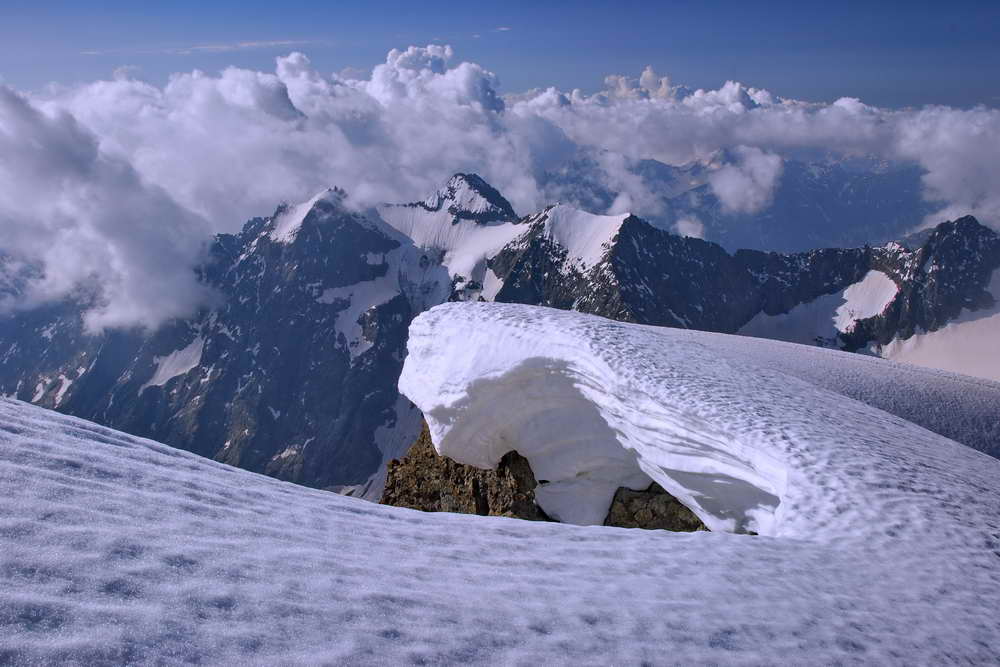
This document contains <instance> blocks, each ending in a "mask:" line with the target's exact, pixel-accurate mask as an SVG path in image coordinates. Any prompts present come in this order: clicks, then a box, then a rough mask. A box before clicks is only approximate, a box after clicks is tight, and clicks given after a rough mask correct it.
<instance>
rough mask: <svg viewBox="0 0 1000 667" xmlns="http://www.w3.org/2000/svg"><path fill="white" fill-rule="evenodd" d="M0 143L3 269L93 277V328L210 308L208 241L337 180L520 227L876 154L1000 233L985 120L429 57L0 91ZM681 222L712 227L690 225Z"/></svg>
mask: <svg viewBox="0 0 1000 667" xmlns="http://www.w3.org/2000/svg"><path fill="white" fill-rule="evenodd" d="M0 141H2V142H3V145H2V150H0V215H2V218H0V225H2V227H3V231H4V235H3V241H2V242H0V252H2V253H3V254H4V255H5V256H7V257H8V260H7V264H6V265H5V267H6V268H4V271H5V272H7V273H8V274H9V273H10V272H11V271H14V269H12V268H11V267H14V266H15V264H13V263H12V262H13V261H14V260H13V259H10V257H14V256H16V257H17V258H18V259H17V261H18V262H23V263H24V266H31V267H42V269H41V273H39V274H37V275H36V274H33V273H31V271H28V272H27V273H25V272H24V271H21V270H17V271H16V273H17V275H19V276H22V280H23V281H26V282H25V284H26V286H27V287H30V289H27V291H25V290H20V291H22V292H24V293H25V294H28V293H29V292H30V298H28V297H27V296H25V297H24V298H23V299H22V302H23V303H29V302H30V303H38V302H40V301H42V300H44V299H45V298H55V297H58V296H59V295H64V294H66V293H68V291H69V290H71V289H72V287H71V286H72V285H73V284H76V283H79V282H81V281H86V280H90V281H92V282H93V281H95V280H96V281H97V282H98V283H99V284H101V285H103V287H102V293H103V299H104V300H103V302H102V303H103V305H102V306H101V307H99V308H96V309H95V310H94V311H93V313H92V315H91V322H92V324H93V326H95V327H96V326H101V325H111V324H116V325H117V324H127V323H141V324H147V325H151V326H152V325H155V323H157V322H159V321H162V320H163V318H166V317H171V316H174V315H177V314H179V313H182V312H183V311H184V310H185V308H187V309H190V308H192V307H194V306H195V305H196V303H197V301H198V299H199V298H202V297H203V296H204V294H203V293H202V292H200V291H199V290H198V289H197V286H196V285H194V284H193V283H192V277H191V275H192V274H191V270H190V268H191V266H193V265H194V264H195V263H196V261H197V260H196V257H197V255H198V252H200V249H201V248H203V246H204V243H205V241H206V240H207V239H208V238H210V234H211V233H212V232H218V231H233V230H235V229H238V227H239V225H240V224H242V222H243V221H245V220H246V219H247V218H249V217H252V216H255V215H266V214H268V213H270V212H271V211H273V210H274V208H275V206H276V204H277V203H279V202H281V201H292V202H294V201H303V200H305V199H307V198H308V197H310V196H311V195H313V194H314V193H315V192H317V191H319V190H321V189H323V188H326V187H328V186H331V185H338V186H341V187H343V188H345V189H347V190H348V191H349V192H350V193H351V199H352V201H354V202H356V203H357V204H358V205H359V206H364V205H368V204H373V203H378V202H382V201H413V200H418V199H423V198H424V197H425V196H426V195H427V194H428V193H429V192H433V191H434V190H435V189H436V188H437V187H439V185H440V184H441V183H442V182H444V181H445V180H446V179H447V178H448V176H449V175H450V174H452V173H454V172H456V171H473V172H477V173H479V174H481V175H482V176H483V177H484V178H486V179H487V180H488V181H490V182H491V183H492V184H493V185H494V186H496V187H497V188H498V189H500V190H501V192H503V193H504V194H505V195H506V196H507V197H508V198H509V199H510V200H511V202H512V203H513V204H514V206H515V208H516V209H517V210H518V211H521V212H524V213H527V212H531V211H533V210H537V209H538V208H540V207H541V206H542V205H544V204H546V203H549V201H550V200H551V199H553V198H560V199H565V198H566V197H567V196H569V198H570V200H571V201H577V202H580V203H587V205H595V206H598V207H599V208H602V209H603V210H604V211H605V212H608V211H610V212H623V211H625V210H629V211H631V212H634V213H636V214H639V215H645V216H661V215H667V214H669V211H664V210H663V207H664V194H665V193H667V194H669V193H668V192H667V190H669V188H671V187H674V185H672V184H670V183H666V182H662V181H661V182H658V183H653V184H651V182H650V181H649V180H648V179H645V178H640V177H638V176H637V174H638V173H640V172H642V170H643V169H645V167H644V165H647V163H649V161H657V162H658V163H664V164H667V165H690V164H698V165H701V168H700V169H701V171H699V172H698V173H699V174H701V175H700V176H699V178H701V179H702V180H701V182H707V183H709V185H710V187H711V189H712V191H713V192H714V193H715V194H716V195H717V196H718V197H719V199H720V200H721V202H722V204H723V206H724V207H726V208H727V210H730V211H733V212H737V211H740V212H753V211H762V210H766V207H767V206H768V204H769V201H770V197H771V195H772V193H773V191H774V188H775V186H776V184H778V183H780V177H781V170H782V163H783V160H785V159H789V158H791V157H795V156H796V155H800V154H805V153H810V154H823V155H831V156H833V157H838V156H859V155H863V156H875V157H878V158H881V159H885V160H892V161H902V162H906V163H910V164H917V165H919V166H920V167H922V168H923V169H924V171H925V177H924V185H925V194H926V196H927V198H928V199H929V200H931V201H935V202H938V201H939V202H942V204H941V206H942V209H941V210H940V211H939V212H938V213H936V214H935V216H934V217H935V218H937V219H940V218H943V217H945V216H948V217H954V216H956V215H960V214H965V213H972V214H975V215H977V216H978V217H980V219H982V220H983V221H984V222H986V223H988V224H993V225H995V226H1000V166H998V164H997V161H996V154H997V147H998V146H1000V111H997V110H995V109H988V108H984V107H981V108H975V109H971V110H959V109H952V108H946V107H927V108H923V109H910V110H886V109H879V108H875V107H871V106H868V105H865V104H864V103H863V102H861V101H860V100H856V99H852V98H844V99H840V100H837V101H836V102H834V103H831V104H814V103H806V102H802V101H796V100H789V99H783V98H781V97H779V96H777V95H775V94H773V93H771V92H769V91H766V90H762V89H757V88H753V87H749V86H746V85H743V84H741V83H739V82H734V81H730V82H726V83H725V84H723V85H722V86H720V87H719V88H718V89H715V90H695V91H691V90H689V89H686V88H684V87H683V86H680V85H676V84H675V83H673V82H672V81H671V80H670V79H669V77H666V76H662V75H660V74H658V73H656V72H655V71H653V70H652V69H651V68H647V69H646V70H644V71H643V72H642V73H641V74H640V76H639V77H637V78H629V77H624V76H612V77H608V79H607V81H606V89H605V90H602V91H599V92H598V93H595V94H589V95H588V94H584V93H582V92H581V91H579V90H574V91H562V90H558V89H556V88H546V89H539V90H533V91H528V92H526V93H521V94H517V95H507V96H502V95H501V94H500V81H499V79H498V77H497V76H496V75H495V74H494V73H492V72H490V71H488V70H486V69H485V68H483V67H481V66H479V65H477V64H475V63H470V62H462V61H459V60H457V59H456V55H455V53H454V51H453V50H452V48H451V47H450V46H446V45H437V44H434V45H429V46H426V47H409V48H407V49H400V50H395V49H394V50H393V51H391V52H390V53H389V54H388V55H387V57H386V59H385V61H384V62H382V63H380V64H377V65H375V66H374V67H373V68H372V69H371V70H355V69H350V70H342V71H341V72H340V73H338V74H333V73H325V72H321V71H319V70H318V69H317V68H315V67H314V66H313V64H312V63H311V62H310V61H309V59H308V58H307V57H306V56H305V55H303V54H300V53H292V54H290V55H288V56H284V57H281V58H278V60H277V66H276V67H275V69H274V71H273V72H258V71H252V70H247V69H240V68H235V67H231V68H227V69H225V70H223V71H221V72H218V73H205V72H201V71H198V70H195V71H192V72H187V73H178V74H175V75H173V76H171V77H170V78H169V80H168V82H167V83H166V84H165V85H163V86H156V85H152V84H150V83H148V82H144V81H141V80H139V79H137V78H135V72H134V71H133V70H130V69H122V70H119V71H117V72H116V74H115V76H114V77H113V78H111V79H110V80H107V81H95V82H92V83H87V84H82V85H74V86H50V87H49V88H48V89H46V90H44V91H43V92H41V93H37V94H35V95H32V96H30V97H26V96H23V95H19V94H17V93H15V92H14V91H11V90H9V89H5V90H4V94H3V103H2V104H0ZM651 164H654V165H655V163H651ZM31 165H35V166H33V167H32V166H31ZM692 173H693V172H692ZM654 180H655V179H654ZM675 185H676V184H675ZM680 185H684V184H683V183H682V184H680ZM914 222H915V223H916V222H919V221H914ZM675 225H676V229H677V230H678V231H680V232H681V233H687V234H689V235H698V234H701V233H703V229H701V228H700V223H699V222H698V221H696V220H693V219H692V220H686V221H685V222H684V223H683V225H682V224H681V223H680V221H675ZM61 239H66V240H61ZM50 246H51V247H50ZM84 248H94V250H93V251H92V252H91V251H89V250H83V249H84ZM144 248H156V251H157V252H155V253H150V252H149V251H148V250H147V251H146V252H145V253H144V252H143V249H144ZM164 248H165V249H166V250H165V251H164ZM148 255H153V256H150V257H147V256H148ZM18 266H20V265H18ZM24 276H28V278H24ZM148 285H159V286H160V289H155V290H154V289H152V288H149V287H147V286H148ZM181 295H182V296H181ZM5 298H7V302H5V303H7V307H11V297H10V295H9V294H8V296H7V297H5Z"/></svg>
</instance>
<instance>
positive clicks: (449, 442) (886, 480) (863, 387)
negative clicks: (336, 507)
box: [400, 304, 1000, 541]
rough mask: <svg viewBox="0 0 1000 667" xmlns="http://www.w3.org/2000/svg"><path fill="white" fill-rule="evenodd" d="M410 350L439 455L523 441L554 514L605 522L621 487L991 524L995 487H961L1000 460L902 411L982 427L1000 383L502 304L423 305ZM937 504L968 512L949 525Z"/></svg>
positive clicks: (782, 530) (812, 517) (769, 522)
mask: <svg viewBox="0 0 1000 667" xmlns="http://www.w3.org/2000/svg"><path fill="white" fill-rule="evenodd" d="M408 349H409V356H408V357H407V360H406V363H405V365H404V368H403V373H402V376H401V378H400V389H401V391H402V392H403V393H404V394H405V395H406V396H408V397H409V398H410V399H411V400H412V401H413V402H414V403H415V404H416V405H417V406H418V407H419V408H420V409H421V410H422V411H423V412H424V415H425V417H426V419H427V422H428V425H429V426H430V430H431V434H432V437H433V440H434V443H435V446H436V448H437V449H438V451H439V452H440V453H442V454H445V455H447V456H449V457H451V458H453V459H455V460H457V461H459V462H461V463H466V464H471V465H475V466H479V467H484V468H487V467H493V466H495V465H496V463H497V462H498V461H499V460H500V458H501V457H502V456H503V455H504V454H505V453H506V452H508V451H510V450H516V451H518V452H519V453H520V454H521V455H523V456H525V457H526V458H527V459H528V461H529V462H530V463H531V466H532V469H533V470H534V471H535V476H536V478H537V479H539V480H545V481H544V482H541V481H540V485H539V488H538V489H537V491H536V497H537V500H538V502H539V504H540V505H541V507H542V509H544V510H545V511H546V512H547V513H549V514H550V515H552V516H555V517H557V518H559V519H560V520H562V521H566V522H570V523H579V524H592V523H600V522H601V520H603V518H604V516H605V515H606V513H607V509H608V506H609V504H610V500H611V497H612V495H613V494H614V492H615V490H616V489H617V488H618V487H620V486H628V487H631V488H635V489H639V488H645V487H646V486H648V484H649V483H650V480H654V481H656V482H658V483H659V484H660V485H661V486H662V487H663V488H665V489H666V490H667V491H669V492H670V493H671V494H673V495H674V496H675V497H677V498H678V499H679V500H680V501H681V502H683V503H684V504H686V505H687V506H688V507H690V508H691V509H692V510H693V511H694V512H695V513H696V514H697V515H698V516H699V517H700V518H701V519H702V521H703V522H704V523H705V524H706V525H707V526H708V527H709V528H711V529H712V530H725V531H736V532H756V533H759V534H762V535H769V536H778V537H795V538H804V539H817V540H825V541H830V540H842V539H852V538H858V539H862V540H872V539H885V537H886V536H891V537H892V538H893V539H896V538H902V537H904V536H906V537H908V538H910V539H917V538H919V539H930V538H929V536H930V535H933V534H938V535H939V536H942V538H943V537H947V539H952V538H955V537H957V533H961V532H963V531H964V530H965V529H966V528H965V527H963V526H965V525H966V524H967V523H970V524H972V525H977V526H983V525H992V524H994V523H997V521H998V520H997V519H996V518H995V517H993V518H991V517H989V516H988V513H989V511H992V510H987V508H988V507H995V506H996V502H997V498H996V497H991V499H990V500H988V501H986V503H985V505H981V504H979V503H978V502H973V503H965V502H964V501H963V502H960V501H959V499H958V495H962V494H964V492H963V491H961V489H964V488H966V486H967V484H968V480H970V479H972V478H970V477H969V475H973V477H979V476H981V475H982V473H983V471H984V470H986V469H993V471H994V474H995V473H996V472H1000V470H997V467H998V465H1000V464H998V463H997V462H996V461H995V460H986V457H984V456H983V455H982V454H980V453H979V452H975V451H973V450H972V449H970V448H968V447H966V446H963V445H960V444H958V443H957V442H954V441H952V440H949V439H947V438H945V437H942V436H940V435H937V434H935V433H931V432H930V431H928V430H926V429H924V428H922V427H920V426H917V425H916V424H915V423H913V422H912V421H907V419H909V418H912V419H914V420H919V419H921V418H922V417H921V416H920V414H919V413H920V412H921V411H922V410H923V411H926V410H927V409H931V410H935V409H937V408H934V407H931V408H927V407H926V406H924V405H921V402H922V401H923V400H924V399H927V398H928V397H930V400H941V401H944V402H946V405H945V406H943V407H944V409H945V410H949V411H950V410H957V412H955V413H954V414H953V415H952V416H951V417H950V419H952V420H953V421H955V422H961V423H962V424H966V425H967V426H968V427H969V428H973V429H984V428H985V429H989V428H994V426H991V424H994V425H995V422H996V417H997V415H1000V385H997V384H996V383H992V382H989V381H986V380H975V379H972V378H966V377H963V376H957V375H952V374H948V373H944V372H939V371H938V372H935V371H928V370H926V369H918V368H914V367H908V366H905V365H899V364H893V363H891V362H887V361H884V360H879V359H874V358H865V357H860V356H857V355H848V354H845V353H841V352H836V351H832V350H824V349H820V348H813V347H807V346H798V345H794V344H789V343H781V342H777V341H765V340H757V339H751V338H746V337H739V336H729V335H723V334H712V333H705V332H696V331H684V330H677V329H665V328H655V327H648V326H639V325H631V324H624V323H620V322H614V321H610V320H606V319H603V318H599V317H593V316H586V315H580V314H575V313H568V312H564V311H556V310H551V309H545V308H537V307H526V306H517V305H501V304H446V305H443V306H439V307H437V308H434V309H432V310H431V311H429V312H427V313H425V314H423V315H421V316H420V317H418V318H417V319H416V320H414V322H413V324H412V325H411V327H410V338H409V343H408ZM928 386H929V387H931V388H930V389H929V390H928V389H927V387H928ZM873 387H874V388H877V389H879V390H880V391H874V392H873V391H871V390H872V388H873ZM866 403H867V404H866ZM960 404H965V405H966V407H965V408H964V409H963V408H960V407H955V406H958V405H960ZM939 407H941V406H939ZM963 410H964V411H963ZM944 419H946V420H947V419H949V417H948V416H947V415H945V416H944ZM970 424H971V426H970ZM951 428H953V429H957V430H959V431H960V427H959V426H958V425H952V426H951ZM956 494H958V495H956ZM949 503H951V504H952V505H953V506H954V509H955V511H956V512H958V515H957V516H963V517H964V519H962V521H957V520H956V518H957V517H953V519H945V515H948V514H949V513H950V512H951V511H952V509H950V508H948V507H947V505H948V504H949ZM959 508H960V511H959ZM980 511H982V512H985V513H984V514H982V515H981V516H980V515H979V513H980ZM974 517H975V518H974Z"/></svg>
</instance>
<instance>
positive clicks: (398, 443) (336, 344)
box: [0, 175, 1000, 498]
mask: <svg viewBox="0 0 1000 667" xmlns="http://www.w3.org/2000/svg"><path fill="white" fill-rule="evenodd" d="M442 192H443V193H444V194H441V193H439V194H438V196H437V199H435V202H436V203H434V205H433V206H432V205H430V204H428V203H427V202H423V203H420V204H413V205H408V206H392V207H383V208H381V209H379V210H378V211H368V212H364V213H362V212H359V211H355V210H352V209H351V208H350V205H349V200H346V199H345V194H344V193H343V192H341V191H336V190H332V191H329V192H326V193H320V194H319V195H317V197H315V198H313V199H312V200H310V201H309V202H305V203H303V204H299V205H296V206H282V207H280V208H279V209H278V210H277V211H276V212H275V214H274V215H272V216H270V217H267V218H255V219H252V220H250V221H249V222H247V224H246V225H245V226H244V228H243V230H242V231H241V232H240V233H239V234H234V235H229V234H224V235H220V236H219V237H217V238H216V240H215V243H214V245H213V247H212V252H211V261H210V262H209V263H208V264H206V266H204V267H203V268H202V270H201V275H202V279H203V280H204V281H205V282H206V283H207V284H209V285H211V286H212V287H214V288H215V289H216V290H217V292H218V293H219V294H220V295H221V296H222V297H223V301H222V303H221V305H218V306H217V307H214V308H211V309H206V310H204V311H202V312H200V313H198V314H197V315H196V316H194V317H192V318H190V319H187V320H183V321H174V322H172V323H170V324H168V325H166V326H164V327H162V328H161V329H159V330H158V331H155V332H142V331H119V330H113V331H107V332H105V333H103V334H100V335H96V336H92V335H87V334H86V333H85V332H84V329H83V319H82V316H83V313H84V312H85V310H86V308H87V306H88V301H87V295H86V294H80V295H77V296H76V297H74V298H73V299H67V300H66V301H64V302H61V303H57V304H50V305H47V306H45V307H42V308H38V309H35V310H31V311H23V312H18V313H15V314H12V315H9V316H6V317H5V319H4V320H3V322H2V326H0V393H3V394H6V395H12V396H16V397H17V398H20V399H23V400H28V401H31V402H34V403H36V404H39V405H43V406H46V407H51V408H55V409H58V410H60V411H63V412H66V413H69V414H73V415H76V416H81V417H84V418H87V419H91V420H94V421H98V422H100V423H103V424H107V425H109V426H112V427H114V428H118V429H121V430H124V431H127V432H130V433H134V434H136V435H141V436H146V437H151V438H154V439H157V440H160V441H163V442H166V443H168V444H171V445H173V446H176V447H180V448H183V449H187V450H190V451H194V452H197V453H199V454H202V455H205V456H209V457H212V458H215V459H217V460H220V461H225V462H227V463H231V464H233V465H237V466H240V467H244V468H247V469H250V470H255V471H259V472H264V473H266V474H269V475H273V476H275V477H279V478H281V479H285V480H289V481H294V482H298V483H303V484H308V485H311V486H317V487H322V488H330V489H335V490H340V491H345V492H352V493H358V494H367V495H368V497H373V498H377V497H378V494H379V493H380V491H381V487H382V481H383V479H384V474H385V463H386V462H387V461H389V460H391V459H393V458H398V457H399V456H401V455H402V454H403V452H405V451H406V448H407V447H408V446H409V445H410V444H411V443H412V442H413V441H414V439H415V438H416V437H417V435H418V433H419V423H420V415H419V414H418V411H416V410H415V409H413V408H412V406H410V405H409V403H408V401H406V400H405V399H404V398H402V397H400V395H399V393H398V391H397V389H396V378H397V377H398V375H399V372H400V368H401V365H402V361H403V356H404V355H405V349H406V348H405V345H406V337H407V327H408V325H409V322H410V321H411V320H412V318H413V317H414V316H415V315H416V314H417V313H419V312H421V311H423V310H425V309H427V308H430V307H432V306H434V305H436V304H438V303H442V302H444V301H447V300H449V299H469V300H479V299H485V300H497V301H508V302H521V303H527V304H536V305H546V306H552V307H557V308H564V309H574V310H579V311H582V312H588V313H594V314H598V315H603V316H607V317H611V318H615V319H620V320H626V321H630V322H638V323H643V324H655V325H662V326H675V327H685V328H698V329H706V330H710V331H720V332H727V333H734V332H737V331H739V330H740V329H741V327H744V326H745V325H746V324H747V323H748V322H749V321H750V320H752V319H753V318H755V317H758V316H760V315H761V314H763V315H767V316H772V315H778V314H782V313H787V312H790V311H792V310H794V309H795V308H796V307H797V306H799V305H801V304H806V303H810V302H813V301H815V300H816V299H818V298H820V297H823V296H824V295H830V294H835V293H838V292H840V291H843V290H844V289H845V288H847V287H849V286H851V285H853V284H856V283H858V282H859V281H861V280H862V279H863V278H864V277H865V276H866V275H867V274H868V273H869V272H871V271H879V272H882V273H884V274H885V275H887V276H888V277H889V278H891V280H892V282H893V283H894V284H895V285H896V286H897V287H898V293H897V294H896V296H895V298H894V299H893V300H892V302H891V303H890V304H889V305H888V306H887V307H886V308H885V310H884V311H882V312H879V313H877V314H874V315H872V316H869V317H865V318H861V319H859V320H857V321H852V323H851V326H850V327H846V328H845V331H842V332H838V333H836V334H835V335H834V337H833V340H832V342H831V343H830V344H834V345H836V346H839V347H844V348H846V349H866V348H868V347H871V346H872V345H878V344H884V343H886V342H888V341H890V340H892V339H894V338H900V337H906V336H907V335H909V334H910V333H912V332H915V331H926V330H933V329H934V328H935V327H938V326H940V325H941V324H942V323H946V322H948V321H949V320H950V319H951V318H954V317H955V316H956V314H958V313H960V312H965V311H968V310H972V309H976V308H982V307H985V306H988V305H989V304H992V303H993V299H994V298H995V295H991V294H990V293H989V292H988V291H987V290H986V285H987V283H988V280H989V277H990V275H991V274H992V272H993V271H994V270H995V269H996V268H997V267H998V266H1000V240H998V237H997V235H996V234H995V233H994V232H992V231H991V230H988V229H986V228H985V227H982V226H981V225H979V224H978V223H977V222H976V221H975V220H974V219H972V218H963V219H961V220H958V221H955V222H952V223H946V224H943V225H941V226H939V227H938V228H937V229H936V230H935V231H933V232H932V233H930V234H929V235H928V236H927V237H926V238H924V239H921V245H919V246H915V247H905V246H903V245H901V244H889V245H886V246H883V247H865V248H854V249H829V250H816V251H810V252H805V253H797V254H792V255H782V254H776V253H764V252H759V251H739V252H736V253H734V254H730V253H727V252H726V251H725V250H723V249H722V248H721V247H720V246H718V245H715V244H713V243H708V242H705V241H701V240H699V239H693V238H685V237H680V236H676V235H673V234H670V233H668V232H665V231H663V230H661V229H658V228H656V227H653V226H652V225H650V224H648V223H646V222H645V221H643V220H642V219H640V218H638V217H637V216H632V215H620V216H597V215H590V214H586V213H583V212H580V211H576V210H575V209H572V208H571V207H566V206H555V207H549V208H547V209H545V210H543V211H541V212H538V213H535V214H533V215H529V216H526V217H524V218H515V217H514V216H513V209H512V208H511V207H510V205H509V203H507V202H506V200H503V199H502V197H501V196H500V195H499V193H496V192H495V190H492V188H488V187H486V186H485V185H484V183H483V182H482V179H479V178H478V177H476V176H474V175H456V177H455V178H454V179H452V180H451V181H450V182H449V184H448V185H447V186H446V187H445V188H443V189H442ZM465 195H468V197H466V196H465ZM449 198H450V199H449ZM432 199H433V198H432ZM446 201H450V202H452V203H454V204H455V206H458V208H456V209H455V210H456V211H457V212H454V213H453V212H452V211H451V208H450V206H451V205H452V204H451V203H449V204H448V205H447V206H446V205H445V202H446ZM461 202H464V203H463V204H461V206H459V204H460V203H461ZM438 203H440V204H441V205H440V206H439V207H438V208H435V206H437V205H438ZM462 206H465V207H466V208H462ZM463 211H466V212H468V214H469V215H468V216H466V215H465V213H463ZM470 216H471V217H470ZM924 425H925V426H926V427H927V428H931V429H934V428H935V425H934V424H931V423H928V424H924ZM967 444H970V445H973V446H976V445H977V443H967ZM979 444H981V443H979Z"/></svg>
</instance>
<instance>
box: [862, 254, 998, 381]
mask: <svg viewBox="0 0 1000 667" xmlns="http://www.w3.org/2000/svg"><path fill="white" fill-rule="evenodd" d="M987 291H988V292H989V293H990V294H992V295H993V298H994V299H995V300H996V304H995V305H994V306H993V307H992V308H989V309H985V310H977V311H968V310H965V311H963V312H962V314H961V315H960V316H959V317H958V318H956V319H954V320H952V321H951V322H948V324H946V325H944V326H943V327H941V328H940V329H938V330H937V331H920V332H917V333H915V334H914V335H913V336H911V337H910V338H907V339H905V340H901V339H899V338H897V339H894V340H893V341H891V342H890V343H889V344H888V345H885V346H883V347H882V348H881V349H880V350H878V353H879V355H880V356H882V357H885V358H886V359H893V360H895V361H903V362H906V363H909V364H917V365H918V366H928V367H931V368H943V369H945V370H949V371H954V372H956V373H967V374H969V375H976V376H979V377H986V378H990V379H992V380H997V381H1000V350H998V346H1000V270H995V271H994V272H993V276H992V278H991V280H990V284H989V286H988V287H987Z"/></svg>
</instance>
